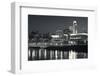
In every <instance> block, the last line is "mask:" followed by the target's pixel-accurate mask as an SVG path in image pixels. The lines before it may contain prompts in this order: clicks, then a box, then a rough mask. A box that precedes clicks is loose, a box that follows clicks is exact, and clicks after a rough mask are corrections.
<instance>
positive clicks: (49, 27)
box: [28, 15, 88, 33]
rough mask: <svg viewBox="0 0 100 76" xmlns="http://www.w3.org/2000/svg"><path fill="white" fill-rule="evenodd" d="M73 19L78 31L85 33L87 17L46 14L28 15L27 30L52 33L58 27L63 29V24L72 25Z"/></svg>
mask: <svg viewBox="0 0 100 76" xmlns="http://www.w3.org/2000/svg"><path fill="white" fill-rule="evenodd" d="M74 20H76V21H77V24H78V26H77V27H78V28H77V29H78V32H79V33H82V32H85V33H87V31H88V30H87V29H88V17H73V16H72V17H71V16H47V15H46V16H44V15H28V32H29V33H30V32H31V31H39V32H40V33H48V32H50V33H54V32H56V30H58V29H64V26H68V27H69V26H72V25H73V21H74Z"/></svg>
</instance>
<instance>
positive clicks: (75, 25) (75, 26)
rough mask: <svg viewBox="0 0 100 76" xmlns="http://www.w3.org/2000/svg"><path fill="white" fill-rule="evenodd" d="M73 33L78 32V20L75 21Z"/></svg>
mask: <svg viewBox="0 0 100 76" xmlns="http://www.w3.org/2000/svg"><path fill="white" fill-rule="evenodd" d="M73 34H77V21H76V20H74V21H73Z"/></svg>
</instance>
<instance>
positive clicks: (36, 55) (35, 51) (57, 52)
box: [28, 46, 88, 61]
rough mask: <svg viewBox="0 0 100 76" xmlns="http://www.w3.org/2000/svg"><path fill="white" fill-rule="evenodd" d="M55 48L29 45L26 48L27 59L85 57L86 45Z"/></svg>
mask: <svg viewBox="0 0 100 76" xmlns="http://www.w3.org/2000/svg"><path fill="white" fill-rule="evenodd" d="M57 48H58V49H56V47H55V48H54V47H53V48H52V47H48V48H40V47H34V48H33V47H30V48H29V49H28V60H29V61H30V60H57V59H80V58H87V57H88V55H87V51H86V50H87V49H86V48H87V47H86V46H85V47H84V46H82V47H81V46H78V48H77V47H75V46H74V49H71V48H72V46H71V48H68V47H66V48H65V47H63V48H61V47H60V48H59V47H57ZM79 50H81V51H79Z"/></svg>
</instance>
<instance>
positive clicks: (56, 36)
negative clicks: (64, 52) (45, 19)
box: [51, 35, 59, 38]
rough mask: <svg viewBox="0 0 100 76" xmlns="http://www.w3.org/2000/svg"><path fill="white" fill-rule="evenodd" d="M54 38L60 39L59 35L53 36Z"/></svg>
mask: <svg viewBox="0 0 100 76" xmlns="http://www.w3.org/2000/svg"><path fill="white" fill-rule="evenodd" d="M51 37H53V38H59V35H51Z"/></svg>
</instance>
